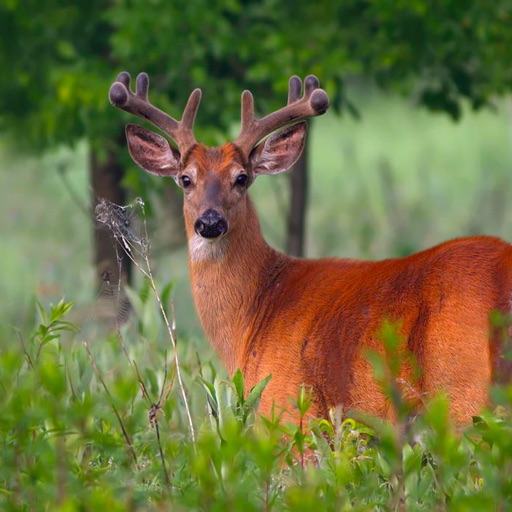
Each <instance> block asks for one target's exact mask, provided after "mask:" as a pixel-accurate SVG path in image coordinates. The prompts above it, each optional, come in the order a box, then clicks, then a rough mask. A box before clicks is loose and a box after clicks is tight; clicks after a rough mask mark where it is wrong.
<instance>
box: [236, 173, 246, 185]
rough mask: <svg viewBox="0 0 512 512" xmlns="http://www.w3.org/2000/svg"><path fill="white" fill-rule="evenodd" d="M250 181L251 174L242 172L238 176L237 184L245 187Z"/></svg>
mask: <svg viewBox="0 0 512 512" xmlns="http://www.w3.org/2000/svg"><path fill="white" fill-rule="evenodd" d="M248 181H249V176H248V175H247V174H245V173H242V174H239V175H238V176H237V177H236V180H235V185H238V186H239V187H245V186H246V185H247V182H248Z"/></svg>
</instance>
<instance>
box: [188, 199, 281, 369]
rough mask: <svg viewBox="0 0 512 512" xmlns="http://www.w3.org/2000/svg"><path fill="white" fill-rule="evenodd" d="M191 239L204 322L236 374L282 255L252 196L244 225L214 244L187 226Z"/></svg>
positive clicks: (199, 309) (194, 281)
mask: <svg viewBox="0 0 512 512" xmlns="http://www.w3.org/2000/svg"><path fill="white" fill-rule="evenodd" d="M187 235H188V244H189V268H190V279H191V284H192V292H193V296H194V302H195V305H196V309H197V312H198V315H199V319H200V320H201V324H202V327H203V330H204V331H205V333H206V335H207V337H208V338H209V340H210V342H211V343H212V345H213V347H214V348H215V349H216V350H217V352H218V353H219V355H220V357H221V359H222V361H223V363H224V365H225V366H226V369H227V370H228V372H229V374H230V375H232V374H233V373H234V372H235V371H236V370H237V368H239V367H240V365H241V362H242V357H243V354H244V349H245V346H244V340H245V338H246V336H245V333H246V332H247V330H248V328H249V327H250V324H251V320H252V315H253V314H254V306H255V302H256V301H257V299H258V294H259V293H260V292H261V290H262V289H265V283H264V280H265V276H266V275H268V271H265V269H269V268H274V267H275V266H276V260H278V259H279V257H280V256H279V255H280V253H278V252H277V251H275V250H274V249H272V248H271V247H270V246H269V245H268V244H267V243H266V241H265V240H264V238H263V235H262V233H261V228H260V225H259V221H258V217H257V214H256V211H255V208H254V205H253V203H252V201H251V200H250V198H249V197H247V217H246V221H245V222H244V226H243V227H239V228H238V229H235V230H234V231H233V232H228V234H227V235H225V236H224V237H222V238H221V239H219V240H215V241H208V240H205V239H202V238H201V237H199V236H198V235H196V234H195V233H194V232H193V230H192V231H191V230H190V229H189V227H188V226H187ZM281 256H282V255H281ZM251 312H252V313H251Z"/></svg>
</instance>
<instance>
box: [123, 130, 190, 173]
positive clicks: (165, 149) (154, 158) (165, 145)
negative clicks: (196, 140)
mask: <svg viewBox="0 0 512 512" xmlns="http://www.w3.org/2000/svg"><path fill="white" fill-rule="evenodd" d="M126 140H127V141H128V151H129V152H130V155H131V157H132V158H133V161H134V162H135V163H136V164H137V165H138V166H139V167H142V169H144V170H145V171H148V172H150V173H151V174H157V175H158V176H170V177H173V178H175V177H176V175H177V174H178V171H179V169H180V158H181V155H180V152H179V151H178V150H177V149H175V148H173V147H171V146H170V144H169V142H167V140H166V139H165V138H164V137H162V136H161V135H158V134H156V133H154V132H152V131H150V130H147V129H146V128H143V127H142V126H138V125H136V124H128V125H127V126H126Z"/></svg>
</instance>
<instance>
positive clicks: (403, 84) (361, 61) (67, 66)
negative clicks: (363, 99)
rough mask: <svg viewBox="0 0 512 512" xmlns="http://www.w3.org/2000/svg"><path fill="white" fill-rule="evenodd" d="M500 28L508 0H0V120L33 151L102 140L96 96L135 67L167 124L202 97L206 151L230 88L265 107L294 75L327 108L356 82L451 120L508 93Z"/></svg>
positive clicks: (341, 103)
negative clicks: (315, 90) (320, 93)
mask: <svg viewBox="0 0 512 512" xmlns="http://www.w3.org/2000/svg"><path fill="white" fill-rule="evenodd" d="M511 24H512V5H511V4H510V2H508V1H506V0H498V1H496V2H489V3H485V2H480V1H478V0H469V1H466V2H460V1H457V0H443V1H440V2H432V1H428V0H413V1H410V0H407V1H399V2H387V1H384V2H383V1H380V0H379V1H378V0H373V1H362V0H344V1H340V2H334V3H333V2H330V1H329V0H319V1H317V2H304V1H296V0H295V1H293V2H292V1H289V0H285V1H279V2H276V1H275V0H258V1H255V0H229V1H225V0H223V1H219V0H214V1H212V0H193V1H190V0H175V1H173V2H165V1H159V0H154V1H152V2H150V3H148V2H147V1H146V0H131V1H126V0H113V1H112V2H109V3H108V4H105V2H99V1H98V0H93V1H84V0H81V1H77V2H71V3H70V2H67V1H65V0H51V1H49V2H44V3H42V2H39V1H37V0H2V1H1V2H0V30H1V31H2V34H4V37H2V39H1V42H0V65H1V66H2V69H4V70H6V72H4V73H2V75H1V76H0V91H1V94H0V112H1V114H0V122H1V123H2V124H1V126H2V128H3V129H4V130H7V131H11V132H15V133H17V134H18V135H22V136H23V137H22V139H21V140H22V141H24V142H25V143H27V145H30V146H31V147H33V148H34V149H42V148H45V147H48V146H51V145H54V144H60V143H72V142H73V141H74V140H76V139H78V138H82V137H88V138H89V139H91V140H95V141H99V142H100V145H102V144H107V141H108V138H109V137H110V138H111V137H112V134H113V133H114V132H115V130H116V129H119V125H120V123H121V120H120V116H119V115H118V114H114V113H113V111H112V109H111V108H110V106H109V105H108V101H107V100H106V95H107V91H108V87H109V85H110V83H111V82H112V81H113V80H114V79H115V76H116V75H117V73H118V72H119V71H122V70H124V69H126V70H128V71H131V72H132V73H133V74H136V73H138V72H139V71H142V70H144V71H147V72H148V73H149V74H150V76H151V78H152V85H151V91H150V94H151V97H152V99H153V101H154V102H156V103H158V104H159V105H160V106H161V107H162V108H164V109H167V110H169V111H170V112H171V113H172V114H174V115H179V114H180V113H181V110H180V109H181V108H182V106H183V105H184V102H185V101H186V98H187V97H188V94H189V92H190V91H191V90H192V89H193V88H194V87H202V88H203V89H204V91H205V99H204V101H203V104H202V105H201V109H200V112H199V118H198V127H199V130H202V132H201V134H202V135H203V137H204V138H206V139H207V141H209V142H215V141H216V139H217V137H218V134H219V131H220V132H222V131H225V130H226V129H227V128H228V127H229V126H230V125H231V123H232V122H233V121H234V120H236V119H237V116H238V112H239V101H240V100H239V98H240V92H241V90H242V88H250V89H251V90H252V91H253V92H254V93H255V96H256V102H257V108H259V109H260V110H261V111H266V110H269V109H271V108H273V107H274V106H275V105H277V104H280V103H281V102H282V96H283V94H284V91H285V90H286V86H287V80H288V77H289V76H290V75H291V74H294V73H295V74H299V75H305V74H308V73H313V74H317V75H318V76H319V77H320V79H321V81H322V83H323V85H324V87H326V88H327V90H328V92H329V93H330V95H331V97H332V98H333V99H334V102H333V103H334V105H335V106H337V107H338V108H343V107H346V106H350V98H347V97H346V94H345V88H344V85H345V83H346V82H347V80H348V79H350V78H351V77H353V76H364V77H367V78H368V79H369V80H373V81H375V82H376V83H377V84H378V85H379V86H382V87H387V88H397V89H399V90H401V91H403V92H406V93H408V94H411V95H413V96H414V98H415V99H416V100H417V102H418V103H419V104H422V105H425V106H426V107H428V108H431V109H434V110H440V111H444V112H447V113H448V114H449V115H451V116H452V117H454V118H458V117H459V116H460V113H461V103H462V102H463V100H468V101H469V102H470V104H471V105H472V106H473V107H475V108H479V107H481V106H483V105H487V104H488V103H489V102H490V101H491V100H492V98H493V97H494V96H495V95H496V94H502V93H505V92H507V91H509V90H510V88H511V87H512V31H510V26H511ZM7 70H8V71H7ZM278 93H279V94H278Z"/></svg>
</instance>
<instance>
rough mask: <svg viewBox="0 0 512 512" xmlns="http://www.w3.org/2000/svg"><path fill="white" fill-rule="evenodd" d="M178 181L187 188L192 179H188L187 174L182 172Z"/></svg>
mask: <svg viewBox="0 0 512 512" xmlns="http://www.w3.org/2000/svg"><path fill="white" fill-rule="evenodd" d="M180 182H181V186H182V187H183V188H188V187H190V185H192V180H191V179H190V177H189V176H187V175H186V174H184V175H183V176H181V178H180Z"/></svg>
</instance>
